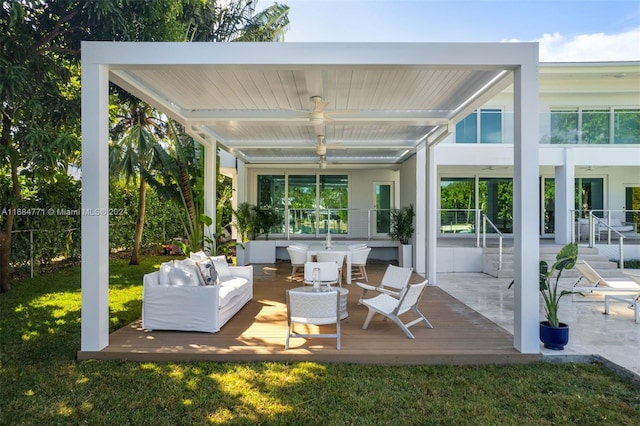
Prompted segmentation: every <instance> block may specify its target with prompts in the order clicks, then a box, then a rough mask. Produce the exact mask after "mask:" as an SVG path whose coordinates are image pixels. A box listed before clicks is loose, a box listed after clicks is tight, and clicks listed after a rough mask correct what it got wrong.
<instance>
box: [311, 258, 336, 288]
mask: <svg viewBox="0 0 640 426" xmlns="http://www.w3.org/2000/svg"><path fill="white" fill-rule="evenodd" d="M314 269H319V270H320V284H321V285H333V284H338V283H339V279H338V265H336V263H335V262H306V263H305V264H304V283H305V284H307V285H311V284H313V278H314V277H313V270H314Z"/></svg>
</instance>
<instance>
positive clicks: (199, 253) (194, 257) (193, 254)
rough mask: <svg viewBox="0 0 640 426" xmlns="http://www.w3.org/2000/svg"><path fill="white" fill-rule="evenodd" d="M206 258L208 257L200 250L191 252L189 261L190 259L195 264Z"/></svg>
mask: <svg viewBox="0 0 640 426" xmlns="http://www.w3.org/2000/svg"><path fill="white" fill-rule="evenodd" d="M208 258H209V256H207V253H205V252H204V251H202V250H200V251H195V252H191V254H190V255H189V259H191V260H193V261H195V262H200V261H202V260H207V259H208Z"/></svg>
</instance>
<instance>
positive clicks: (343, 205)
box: [258, 174, 349, 235]
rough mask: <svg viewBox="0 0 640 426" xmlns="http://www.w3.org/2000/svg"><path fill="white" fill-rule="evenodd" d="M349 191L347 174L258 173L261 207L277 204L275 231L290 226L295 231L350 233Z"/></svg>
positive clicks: (292, 231) (280, 231) (297, 232)
mask: <svg viewBox="0 0 640 426" xmlns="http://www.w3.org/2000/svg"><path fill="white" fill-rule="evenodd" d="M348 194H349V179H348V176H347V175H315V174H314V175H288V176H282V175H258V207H261V208H269V207H271V208H274V209H275V210H276V212H277V213H278V216H279V217H280V221H281V223H280V224H278V225H277V226H275V227H274V228H272V232H273V233H286V232H287V229H286V226H288V228H289V230H288V231H289V232H290V233H293V234H302V235H304V234H310V235H315V234H325V233H326V232H327V229H330V230H331V233H332V234H347V233H348V231H349V230H348V220H349V216H348V215H349V210H348V208H349V206H348V203H349V195H348ZM287 205H288V213H289V223H288V224H286V223H285V219H284V218H285V217H286V213H287V211H286V209H287Z"/></svg>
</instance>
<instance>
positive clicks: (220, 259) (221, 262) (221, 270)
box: [210, 256, 231, 280]
mask: <svg viewBox="0 0 640 426" xmlns="http://www.w3.org/2000/svg"><path fill="white" fill-rule="evenodd" d="M210 259H211V261H212V262H213V266H215V267H216V272H218V277H219V279H220V280H226V279H227V278H230V277H231V269H229V264H228V263H227V258H226V257H224V256H212V257H211V258H210Z"/></svg>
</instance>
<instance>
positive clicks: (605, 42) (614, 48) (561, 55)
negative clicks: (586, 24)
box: [509, 27, 640, 62]
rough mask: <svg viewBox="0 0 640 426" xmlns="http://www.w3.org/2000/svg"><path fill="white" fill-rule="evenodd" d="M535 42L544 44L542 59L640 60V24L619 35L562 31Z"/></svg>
mask: <svg viewBox="0 0 640 426" xmlns="http://www.w3.org/2000/svg"><path fill="white" fill-rule="evenodd" d="M509 41H517V40H509ZM535 41H537V42H539V43H540V62H599V61H638V60H640V27H638V28H634V29H632V30H629V31H626V32H622V33H619V34H604V33H595V34H582V35H578V36H574V37H571V38H567V37H565V36H563V35H562V34H560V33H553V34H544V35H543V36H542V37H541V38H539V39H537V40H535Z"/></svg>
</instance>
